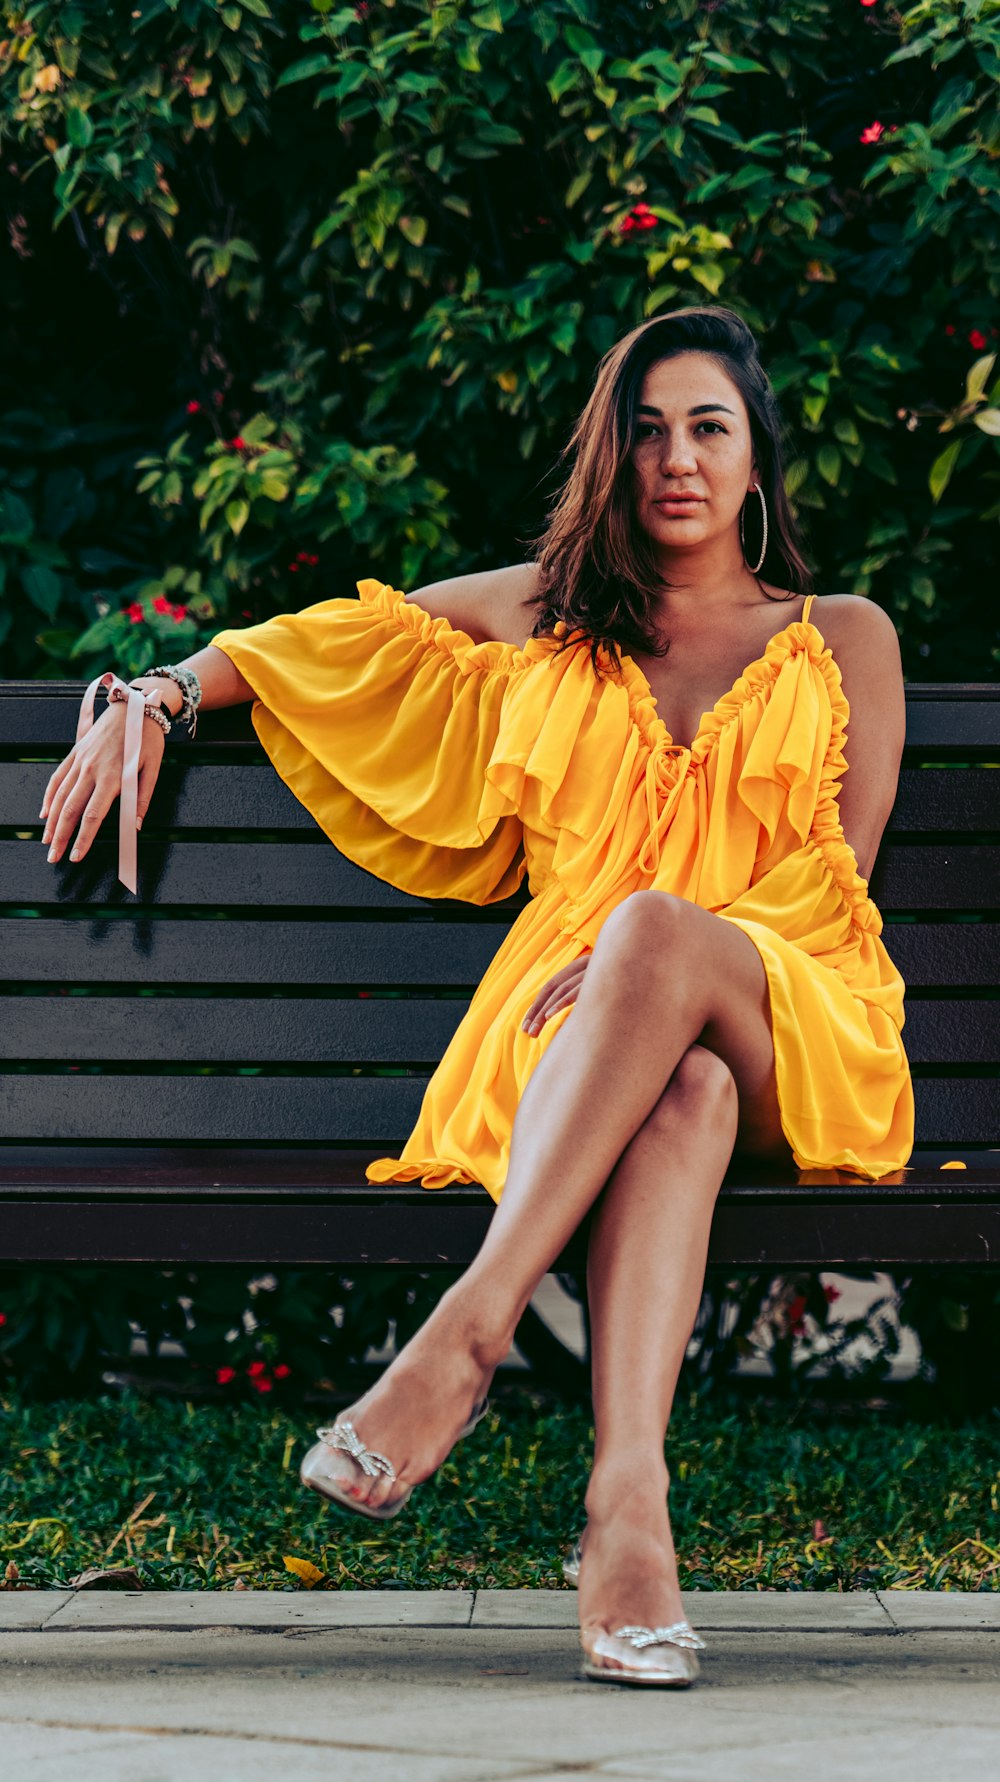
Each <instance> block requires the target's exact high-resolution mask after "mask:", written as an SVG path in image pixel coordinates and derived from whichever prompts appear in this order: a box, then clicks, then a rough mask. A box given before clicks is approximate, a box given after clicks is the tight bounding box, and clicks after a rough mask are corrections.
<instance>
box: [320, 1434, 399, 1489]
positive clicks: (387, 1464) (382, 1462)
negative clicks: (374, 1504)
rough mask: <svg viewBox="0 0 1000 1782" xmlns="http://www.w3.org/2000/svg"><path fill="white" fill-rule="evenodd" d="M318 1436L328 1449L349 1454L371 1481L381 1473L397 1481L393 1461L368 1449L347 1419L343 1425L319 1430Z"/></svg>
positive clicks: (372, 1449)
mask: <svg viewBox="0 0 1000 1782" xmlns="http://www.w3.org/2000/svg"><path fill="white" fill-rule="evenodd" d="M316 1434H317V1435H318V1436H319V1439H320V1441H321V1442H325V1443H326V1445H327V1447H328V1448H336V1449H338V1450H339V1452H340V1453H342V1454H349V1455H350V1456H351V1459H352V1460H356V1461H357V1463H358V1465H359V1467H360V1468H361V1470H362V1472H365V1473H367V1474H368V1477H369V1478H370V1479H374V1478H375V1477H376V1476H377V1475H378V1474H379V1473H384V1474H385V1476H386V1478H387V1479H395V1477H396V1469H395V1467H394V1466H393V1464H392V1461H391V1460H387V1459H386V1457H385V1455H384V1454H378V1453H376V1451H375V1449H374V1448H366V1447H365V1444H364V1442H363V1441H362V1440H361V1437H360V1436H359V1435H358V1432H357V1430H356V1429H355V1427H354V1425H353V1423H349V1422H347V1420H346V1419H345V1420H344V1422H343V1423H331V1424H330V1425H329V1427H328V1428H326V1429H317V1431H316Z"/></svg>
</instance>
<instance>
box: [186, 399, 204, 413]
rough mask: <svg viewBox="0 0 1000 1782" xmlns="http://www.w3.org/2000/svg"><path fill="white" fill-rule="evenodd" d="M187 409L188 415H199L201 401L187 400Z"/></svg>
mask: <svg viewBox="0 0 1000 1782" xmlns="http://www.w3.org/2000/svg"><path fill="white" fill-rule="evenodd" d="M187 411H188V414H189V415H200V414H201V403H200V402H189V403H188V405H187Z"/></svg>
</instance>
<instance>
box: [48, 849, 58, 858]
mask: <svg viewBox="0 0 1000 1782" xmlns="http://www.w3.org/2000/svg"><path fill="white" fill-rule="evenodd" d="M48 857H49V859H50V860H54V859H55V857H56V851H55V848H50V849H49V854H48Z"/></svg>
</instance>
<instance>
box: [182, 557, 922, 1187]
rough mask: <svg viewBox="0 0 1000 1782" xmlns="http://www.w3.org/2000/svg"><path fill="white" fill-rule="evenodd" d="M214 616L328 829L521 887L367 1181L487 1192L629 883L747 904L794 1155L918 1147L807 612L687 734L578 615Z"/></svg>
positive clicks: (260, 716)
mask: <svg viewBox="0 0 1000 1782" xmlns="http://www.w3.org/2000/svg"><path fill="white" fill-rule="evenodd" d="M357 586H358V591H359V593H360V596H361V599H360V601H355V600H351V599H336V600H321V601H319V602H318V603H317V604H316V605H314V606H309V607H306V608H305V610H304V611H302V612H298V613H283V614H280V615H278V616H277V617H276V618H273V619H269V620H266V621H265V622H264V623H263V624H260V625H251V626H248V627H247V628H246V629H245V630H227V631H221V632H219V633H218V634H217V635H216V636H215V637H213V638H212V639H211V642H212V643H213V644H214V645H215V647H216V648H217V649H220V650H224V651H225V653H226V655H228V656H229V657H230V658H231V660H232V661H233V662H234V663H235V664H236V666H237V668H238V669H239V671H240V673H241V674H242V675H243V676H244V678H245V679H246V680H247V682H248V683H249V685H250V686H251V687H252V688H253V690H254V694H255V696H256V697H255V699H254V702H253V705H252V708H251V715H252V721H253V725H254V729H255V731H256V733H257V736H258V737H259V739H260V741H261V743H262V744H263V746H264V748H265V750H266V751H267V754H268V756H269V757H270V759H271V761H272V762H273V764H274V766H275V768H276V769H277V771H278V773H279V774H280V776H281V778H282V779H283V780H284V782H285V784H286V785H287V786H289V787H290V788H291V791H292V792H293V793H294V795H295V797H296V798H297V799H298V800H299V802H300V803H301V804H302V805H304V806H305V808H306V809H307V810H308V811H309V812H310V813H311V814H312V816H313V817H314V818H315V820H316V822H317V823H318V824H319V825H320V827H321V828H322V829H323V830H324V831H325V833H326V834H327V835H328V836H329V837H330V840H331V841H332V842H334V844H335V845H336V847H337V848H338V849H339V850H340V852H341V853H342V854H344V855H346V857H347V858H348V859H349V860H352V861H354V862H355V864H356V865H358V866H362V867H364V868H366V870H367V871H369V872H372V873H374V874H375V875H376V876H377V877H378V878H380V879H382V880H384V881H385V882H386V883H388V884H390V885H395V886H396V887H398V889H399V890H401V891H407V892H411V893H414V894H415V895H417V896H420V897H447V898H460V899H463V900H464V901H467V902H470V903H474V904H479V905H485V904H490V903H495V902H497V901H498V900H500V899H502V898H505V897H508V896H510V895H511V894H512V893H513V892H514V891H516V890H517V888H518V886H519V885H520V884H521V883H522V881H523V879H524V877H525V875H527V879H528V885H529V888H530V891H531V901H530V903H528V904H527V905H526V906H525V908H524V909H523V910H522V911H521V912H520V914H519V916H518V917H517V920H516V921H515V922H514V925H513V927H512V928H511V929H510V931H509V933H508V935H507V937H506V939H505V940H504V942H503V944H502V946H501V947H500V949H499V951H498V953H497V954H496V957H495V958H494V959H493V961H492V963H491V965H490V967H489V969H488V970H487V972H486V974H485V976H484V977H483V980H482V982H481V983H480V985H479V987H478V989H477V991H476V993H475V996H474V997H473V1000H472V1002H471V1004H470V1007H469V1010H468V1013H467V1014H466V1016H465V1018H464V1019H463V1021H462V1022H461V1024H460V1026H459V1027H458V1029H457V1031H456V1033H455V1035H454V1038H453V1039H452V1041H451V1043H450V1045H449V1046H448V1049H447V1051H446V1052H445V1055H444V1057H443V1058H442V1060H441V1062H440V1064H439V1065H438V1067H437V1069H436V1070H435V1072H434V1074H433V1076H432V1077H431V1079H430V1081H429V1083H428V1085H427V1089H426V1092H425V1095H424V1099H423V1104H422V1107H421V1110H420V1115H419V1118H418V1120H417V1124H416V1126H415V1128H414V1130H413V1132H412V1133H411V1134H410V1137H409V1138H408V1139H407V1141H406V1144H405V1145H404V1147H403V1149H402V1152H401V1155H400V1156H399V1158H381V1159H379V1160H378V1161H377V1162H375V1163H372V1164H371V1165H370V1166H369V1168H368V1170H367V1177H368V1180H369V1181H370V1182H412V1181H415V1180H417V1179H418V1178H419V1179H420V1180H421V1181H422V1182H423V1184H424V1186H425V1187H427V1188H442V1187H445V1186H446V1185H448V1184H449V1183H454V1182H479V1183H482V1185H483V1186H484V1187H485V1188H486V1190H487V1192H488V1193H489V1194H490V1195H491V1196H492V1197H493V1199H494V1200H495V1201H499V1199H500V1196H501V1193H502V1190H503V1184H504V1179H505V1176H506V1173H507V1167H508V1162H509V1156H510V1138H511V1130H512V1127H513V1122H514V1116H515V1113H516V1110H517V1106H518V1102H519V1100H520V1098H521V1095H522V1094H523V1092H524V1089H525V1086H526V1084H527V1082H528V1080H529V1078H530V1076H531V1074H532V1071H533V1070H534V1068H535V1066H536V1065H537V1063H538V1061H539V1059H540V1058H541V1057H542V1055H543V1053H544V1052H545V1050H546V1048H547V1047H548V1046H549V1045H551V1043H552V1040H553V1038H554V1036H555V1034H556V1033H558V1031H559V1029H560V1028H561V1027H562V1025H563V1023H564V1022H565V1021H566V1020H567V1019H569V1018H571V1016H572V1014H573V1005H570V1006H569V1007H566V1008H563V1009H560V1010H559V1012H558V1013H557V1014H556V1015H554V1016H553V1017H552V1018H551V1019H550V1020H548V1021H546V1023H545V1026H544V1027H543V1029H542V1031H541V1033H540V1034H538V1035H536V1036H534V1037H529V1035H528V1034H526V1033H525V1032H524V1031H523V1030H522V1028H521V1021H522V1020H523V1018H524V1014H525V1012H526V1010H527V1008H528V1006H529V1004H530V1003H531V1002H532V1001H533V999H534V997H535V996H536V994H537V993H538V991H539V990H540V989H541V987H542V985H543V984H544V983H545V981H546V980H547V979H548V978H550V977H551V976H552V974H553V973H554V972H556V971H558V970H559V969H560V968H561V967H562V966H565V965H568V964H569V963H570V962H571V961H572V960H573V959H575V958H577V957H578V956H579V955H580V954H581V953H583V952H585V951H588V950H589V949H591V948H592V947H593V946H594V943H595V941H596V939H597V936H598V934H599V933H600V930H601V925H602V923H603V922H604V920H605V917H606V916H607V915H608V913H609V912H610V911H611V910H613V909H614V908H615V905H616V904H618V903H620V902H621V901H622V899H623V898H624V897H627V896H628V895H629V894H630V892H633V891H640V890H645V889H648V888H651V887H652V888H655V889H658V890H662V891H669V892H673V893H674V894H675V895H676V896H678V897H684V898H688V899H689V900H690V901H691V902H693V903H698V904H700V905H701V906H702V907H703V908H704V909H707V910H712V911H714V912H715V913H716V914H717V915H719V916H721V917H722V918H723V920H724V921H726V922H733V923H735V924H736V926H737V927H739V928H742V930H743V932H744V933H745V934H747V935H748V936H749V938H750V939H751V940H752V941H753V943H754V945H755V946H756V948H757V950H758V952H759V954H760V957H761V959H762V960H763V963H764V968H765V971H766V973H767V979H768V985H769V988H770V1002H771V1016H772V1023H773V1031H774V1050H775V1070H776V1079H777V1093H778V1103H779V1111H780V1116H781V1124H782V1129H783V1131H784V1133H785V1136H786V1137H787V1139H788V1142H789V1145H790V1146H791V1149H792V1152H793V1155H794V1157H795V1161H796V1163H797V1164H798V1166H799V1167H800V1169H809V1170H816V1169H819V1170H832V1169H846V1170H850V1171H852V1172H855V1173H857V1174H860V1175H861V1176H864V1177H866V1178H868V1179H871V1180H877V1179H878V1178H879V1177H880V1176H883V1175H886V1174H888V1173H889V1172H891V1171H893V1170H897V1169H899V1168H900V1167H901V1166H902V1165H904V1164H905V1163H906V1162H907V1160H908V1158H909V1156H910V1152H911V1150H912V1146H913V1089H912V1083H911V1078H910V1071H909V1067H908V1063H907V1058H906V1054H905V1051H904V1049H903V1042H902V1037H901V1030H902V1027H903V1021H904V1014H903V993H904V989H905V985H904V982H903V979H902V977H901V975H900V973H899V971H898V970H897V969H896V967H895V965H894V964H893V962H892V960H891V959H890V958H889V955H888V953H887V951H886V949H885V947H884V945H883V942H882V940H881V934H882V918H881V915H880V913H879V911H878V909H877V908H876V906H875V904H874V903H873V902H872V901H871V899H870V897H869V896H868V886H867V881H866V880H865V879H863V878H862V877H861V875H860V873H859V871H858V865H857V859H856V857H855V854H854V851H853V849H852V848H851V846H850V844H849V843H848V842H847V840H846V838H845V836H844V832H843V829H842V827H841V823H840V815H839V809H838V781H839V779H840V777H841V776H842V774H843V773H844V772H845V770H846V769H847V761H846V759H845V756H844V753H843V745H844V741H845V738H846V734H847V725H848V719H849V708H848V704H847V699H846V696H845V694H844V692H843V689H842V684H841V675H840V670H839V668H838V667H837V664H836V662H835V661H834V659H833V656H832V654H831V652H830V649H829V648H828V646H827V645H826V644H825V643H824V640H823V637H822V635H821V633H820V632H819V630H818V629H817V627H816V625H815V624H813V623H812V621H811V620H810V618H809V616H808V615H809V610H810V607H811V605H812V601H813V598H814V597H813V596H810V597H809V599H808V600H807V601H806V603H805V606H804V609H803V616H802V618H801V619H800V620H796V621H795V622H793V623H792V624H790V625H786V626H785V628H784V630H783V631H779V632H778V633H777V635H776V636H774V637H772V638H771V640H770V642H769V644H768V646H767V649H766V650H765V652H764V654H763V656H761V657H760V658H759V659H758V660H757V661H756V662H752V663H750V665H749V666H748V667H747V668H746V669H745V671H744V673H743V674H742V675H741V676H740V678H739V679H738V680H737V681H736V683H735V685H734V686H733V687H732V689H731V690H730V692H728V693H726V694H724V695H723V697H722V698H721V699H720V700H719V701H718V703H717V704H716V706H715V707H714V708H713V710H712V711H711V712H708V713H706V714H705V716H704V717H703V719H702V722H701V726H700V728H699V731H698V734H697V736H696V737H695V738H694V741H693V743H692V745H691V747H690V748H687V747H682V746H681V745H679V744H675V743H673V742H672V739H671V737H670V734H669V732H668V730H667V728H666V726H665V724H664V723H663V720H662V719H661V718H659V717H658V716H657V711H656V700H655V698H654V696H653V693H652V691H651V689H650V686H649V683H648V681H647V680H646V677H645V676H644V674H643V673H642V671H641V669H640V668H639V666H638V664H637V663H635V662H634V661H633V660H632V659H631V658H630V657H628V656H624V655H623V658H622V661H623V672H622V674H621V675H616V674H615V673H614V670H613V664H612V661H611V658H610V656H608V655H607V654H606V653H605V654H604V656H603V659H602V664H601V665H602V668H603V669H605V670H606V671H607V670H610V671H611V672H610V678H607V679H605V680H604V681H598V679H597V677H596V676H595V674H594V671H593V668H592V665H591V661H590V653H589V644H588V643H587V642H586V641H581V642H579V643H577V644H576V645H575V646H574V647H573V648H570V649H568V650H565V651H564V652H563V653H562V654H561V655H557V654H556V653H555V651H556V645H557V641H558V639H559V638H561V637H562V636H563V635H564V634H565V631H566V626H565V623H564V622H562V621H560V623H559V624H558V625H557V626H556V634H555V636H554V637H551V636H550V637H537V638H530V639H529V640H528V641H527V643H526V644H525V646H524V648H523V649H518V648H516V647H515V646H514V645H512V644H506V643H500V642H493V641H490V642H486V643H479V644H477V643H474V642H473V640H472V638H471V637H469V635H468V634H467V633H466V632H464V631H460V630H457V629H455V628H453V627H452V626H451V625H450V624H449V623H448V621H447V620H446V619H444V618H432V617H431V616H430V614H428V613H426V612H425V611H424V610H423V609H422V608H421V607H420V606H417V605H412V604H407V602H406V600H405V598H404V595H403V593H402V592H400V591H399V590H398V589H394V588H392V587H391V586H390V585H389V584H388V583H383V582H379V581H375V580H365V581H360V582H359V583H358V584H357Z"/></svg>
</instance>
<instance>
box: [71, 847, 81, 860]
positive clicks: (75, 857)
mask: <svg viewBox="0 0 1000 1782" xmlns="http://www.w3.org/2000/svg"><path fill="white" fill-rule="evenodd" d="M79 858H80V850H79V848H74V849H73V850H72V852H71V853H70V859H71V860H79Z"/></svg>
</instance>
